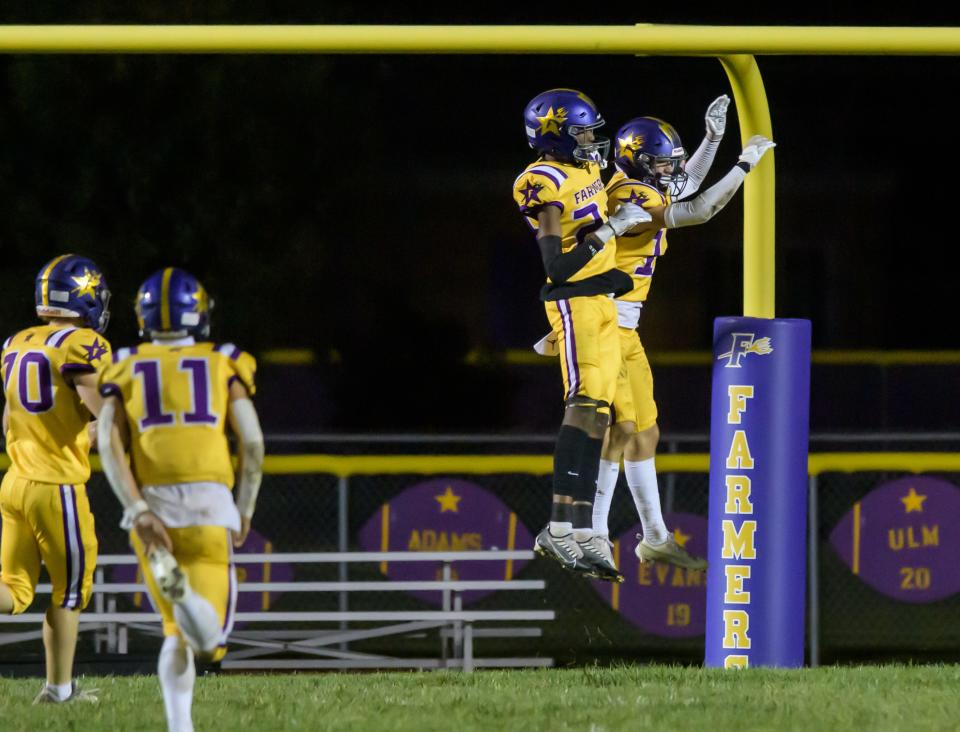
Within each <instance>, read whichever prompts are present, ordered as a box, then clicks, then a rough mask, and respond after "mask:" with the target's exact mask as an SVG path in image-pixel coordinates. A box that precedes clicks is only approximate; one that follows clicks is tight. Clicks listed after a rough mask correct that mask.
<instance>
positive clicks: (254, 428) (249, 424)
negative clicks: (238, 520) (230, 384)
mask: <svg viewBox="0 0 960 732" xmlns="http://www.w3.org/2000/svg"><path fill="white" fill-rule="evenodd" d="M230 426H231V427H233V430H234V432H236V433H237V439H238V441H239V450H240V475H239V476H238V480H237V492H236V497H235V499H234V500H236V502H237V508H238V509H239V510H240V515H241V516H243V517H244V518H250V517H251V516H253V510H254V508H256V505H257V494H258V493H259V492H260V481H261V480H262V479H263V453H264V449H263V432H262V431H261V429H260V420H259V419H258V418H257V410H256V409H255V408H254V406H253V402H252V401H250V400H249V399H236V400H234V401H232V402H230Z"/></svg>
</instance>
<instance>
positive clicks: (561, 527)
mask: <svg viewBox="0 0 960 732" xmlns="http://www.w3.org/2000/svg"><path fill="white" fill-rule="evenodd" d="M524 121H525V124H526V132H527V141H528V142H529V144H530V147H532V148H533V149H534V150H536V152H537V154H538V159H537V160H536V161H535V162H533V163H531V164H530V165H528V166H527V167H526V168H525V169H524V171H523V172H522V173H521V174H520V175H519V176H518V177H517V179H516V180H515V181H514V184H513V197H514V201H515V202H516V204H517V206H519V208H520V212H521V214H522V215H523V216H524V219H525V221H526V222H527V224H528V225H529V226H530V228H531V230H532V231H533V232H534V234H535V236H536V240H537V244H538V245H539V248H540V255H541V258H542V260H543V266H544V269H545V270H546V274H547V283H546V285H544V287H543V289H542V290H541V292H540V299H541V300H543V302H544V305H545V308H546V312H547V318H548V320H549V321H550V325H551V327H552V329H553V330H552V332H553V333H554V334H555V337H556V341H557V345H558V348H559V350H560V353H561V371H562V375H563V384H564V391H565V394H564V399H565V412H564V417H563V424H562V426H561V427H560V434H559V436H558V438H557V445H556V449H555V452H554V472H553V503H552V508H551V514H550V522H549V525H548V526H547V527H546V528H545V529H544V530H543V531H541V532H540V533H539V534H538V535H537V539H536V545H535V549H536V550H537V552H538V553H540V554H543V555H545V556H549V557H551V558H553V559H555V560H556V561H558V562H559V563H560V564H561V565H562V566H564V567H566V568H568V569H571V570H574V571H578V572H582V573H584V574H588V575H593V576H598V575H602V574H609V573H610V572H615V569H614V567H613V565H612V563H609V562H608V561H607V560H606V558H605V557H604V556H603V555H602V554H601V553H599V552H597V551H596V550H595V548H594V546H593V544H592V543H591V539H592V536H593V528H592V525H591V515H592V505H591V504H592V501H593V494H594V491H595V490H596V480H597V469H598V466H599V459H600V450H601V445H602V442H603V436H604V433H605V432H606V429H607V426H608V423H609V419H610V402H611V400H612V399H613V395H614V390H615V387H616V380H617V372H618V370H619V363H620V355H619V347H620V344H619V338H618V336H617V313H616V308H615V307H614V304H613V300H612V296H613V295H615V294H623V293H625V292H627V291H628V290H629V289H630V288H631V287H632V284H633V283H632V281H631V280H630V278H629V276H628V275H626V274H625V273H624V272H622V271H620V270H618V269H617V267H616V236H617V235H619V234H623V233H625V232H626V231H628V230H630V229H631V228H632V227H634V226H635V225H637V224H639V223H642V222H646V221H649V220H650V215H649V214H648V213H646V212H645V211H644V210H643V209H642V208H641V207H639V206H635V205H632V204H627V205H624V206H621V207H620V208H619V209H618V210H617V211H616V213H615V214H614V215H613V216H608V215H607V200H606V199H607V197H606V192H605V190H604V186H603V182H602V181H601V179H600V170H601V169H602V168H603V167H605V166H606V157H607V154H608V152H609V145H610V142H609V140H607V139H605V138H599V137H597V136H596V135H595V130H596V129H597V128H599V127H600V126H602V125H603V124H604V122H603V118H602V117H601V116H600V113H599V111H598V110H597V107H596V105H595V104H594V103H593V102H592V101H591V100H590V99H589V98H587V97H586V96H585V95H584V94H583V93H581V92H578V91H576V90H574V89H551V90H549V91H546V92H543V93H542V94H538V95H537V96H536V97H534V98H533V100H531V101H530V103H529V104H528V105H527V108H526V110H525V112H524Z"/></svg>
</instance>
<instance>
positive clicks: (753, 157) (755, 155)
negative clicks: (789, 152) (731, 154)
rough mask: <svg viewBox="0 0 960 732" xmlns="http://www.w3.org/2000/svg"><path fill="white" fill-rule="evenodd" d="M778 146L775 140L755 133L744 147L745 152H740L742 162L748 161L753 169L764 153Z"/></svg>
mask: <svg viewBox="0 0 960 732" xmlns="http://www.w3.org/2000/svg"><path fill="white" fill-rule="evenodd" d="M776 146H777V143H775V142H774V141H773V140H771V139H769V138H767V137H764V136H763V135H754V136H753V137H751V138H750V139H749V140H747V145H746V147H744V148H743V152H742V153H740V158H739V160H740V162H741V163H746V164H747V165H749V166H750V169H751V170H753V169H754V168H755V167H756V166H757V163H759V162H760V158H762V157H763V154H764V153H765V152H766V151H767V150H769V149H771V148H774V147H776Z"/></svg>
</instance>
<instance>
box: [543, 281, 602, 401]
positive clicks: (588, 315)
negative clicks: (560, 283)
mask: <svg viewBox="0 0 960 732" xmlns="http://www.w3.org/2000/svg"><path fill="white" fill-rule="evenodd" d="M544 307H545V308H546V311H547V318H548V319H549V321H550V327H551V328H553V332H554V333H556V335H557V348H558V349H559V350H560V370H561V372H562V374H563V389H564V400H567V399H572V398H573V397H575V396H581V397H587V398H588V399H594V400H596V401H602V402H606V403H607V404H610V403H611V402H612V401H613V396H614V393H615V392H616V388H617V374H618V372H619V370H620V338H619V336H618V335H617V331H618V330H619V328H618V326H617V308H616V306H615V305H614V303H613V298H610V297H607V296H606V295H596V296H593V297H571V298H569V299H567V300H552V301H548V302H545V303H544Z"/></svg>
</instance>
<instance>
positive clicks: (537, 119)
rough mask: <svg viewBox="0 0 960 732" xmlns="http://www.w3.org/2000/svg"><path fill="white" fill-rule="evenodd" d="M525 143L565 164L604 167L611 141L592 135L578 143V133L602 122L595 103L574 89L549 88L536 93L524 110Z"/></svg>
mask: <svg viewBox="0 0 960 732" xmlns="http://www.w3.org/2000/svg"><path fill="white" fill-rule="evenodd" d="M523 122H524V126H525V127H526V130H527V142H528V143H530V147H532V148H533V149H534V150H536V151H537V152H538V153H539V154H540V155H550V156H552V157H554V158H556V159H557V160H559V161H561V162H564V163H578V162H589V163H596V164H597V165H599V166H600V167H601V168H605V167H607V156H608V155H609V154H610V140H608V139H607V138H606V137H599V136H595V137H594V138H593V141H592V142H580V141H579V140H577V135H579V134H581V133H582V132H585V131H587V130H596V129H598V128H600V127H602V126H603V125H604V124H605V123H604V120H603V117H601V116H600V112H599V111H598V110H597V105H596V104H594V103H593V102H592V101H591V100H590V98H589V97H588V96H587V95H586V94H584V93H583V92H578V91H577V90H576V89H550V90H549V91H545V92H543V93H542V94H537V96H535V97H534V98H533V99H532V100H530V103H529V104H527V107H526V109H524V111H523Z"/></svg>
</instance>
